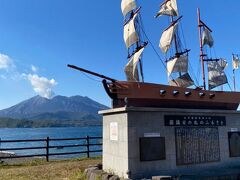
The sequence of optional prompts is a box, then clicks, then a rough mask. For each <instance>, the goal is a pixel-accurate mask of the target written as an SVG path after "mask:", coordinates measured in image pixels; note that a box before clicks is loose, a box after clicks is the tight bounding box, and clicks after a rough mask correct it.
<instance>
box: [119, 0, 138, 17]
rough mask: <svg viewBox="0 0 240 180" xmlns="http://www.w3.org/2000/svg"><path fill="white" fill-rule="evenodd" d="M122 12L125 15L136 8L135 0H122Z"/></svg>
mask: <svg viewBox="0 0 240 180" xmlns="http://www.w3.org/2000/svg"><path fill="white" fill-rule="evenodd" d="M121 8H122V13H123V16H124V17H125V16H126V15H127V14H128V13H129V12H130V11H132V10H133V9H135V8H136V2H135V0H122V3H121Z"/></svg>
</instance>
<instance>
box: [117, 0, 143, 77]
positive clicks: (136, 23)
mask: <svg viewBox="0 0 240 180" xmlns="http://www.w3.org/2000/svg"><path fill="white" fill-rule="evenodd" d="M121 8H122V13H123V16H124V41H125V44H126V47H127V50H128V63H127V65H126V66H125V73H126V77H127V80H128V81H137V82H138V81H142V82H144V74H143V63H142V53H143V50H144V48H145V46H146V45H147V42H144V41H143V40H142V39H141V36H140V33H141V18H140V15H139V14H140V10H141V7H137V5H136V2H135V0H122V3H121ZM138 68H139V70H140V73H139V70H138ZM139 74H140V76H141V78H139ZM140 79H141V80H140Z"/></svg>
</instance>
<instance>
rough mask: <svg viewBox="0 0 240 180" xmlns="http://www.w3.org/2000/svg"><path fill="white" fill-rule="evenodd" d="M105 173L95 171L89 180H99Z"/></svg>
mask: <svg viewBox="0 0 240 180" xmlns="http://www.w3.org/2000/svg"><path fill="white" fill-rule="evenodd" d="M102 174H103V171H102V170H94V171H92V172H91V174H90V176H89V178H88V180H98V179H100V178H101V177H102Z"/></svg>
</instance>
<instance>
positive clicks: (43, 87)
mask: <svg viewBox="0 0 240 180" xmlns="http://www.w3.org/2000/svg"><path fill="white" fill-rule="evenodd" d="M22 76H23V77H25V78H26V79H27V80H29V81H30V83H31V85H32V86H33V89H34V91H35V92H36V93H38V94H39V95H40V96H42V97H45V98H48V99H50V98H51V97H52V96H53V95H54V92H53V90H52V89H53V88H54V87H55V86H56V85H57V82H56V81H55V80H54V79H47V78H45V77H40V76H38V75H37V74H28V75H26V74H22Z"/></svg>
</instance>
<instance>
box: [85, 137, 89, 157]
mask: <svg viewBox="0 0 240 180" xmlns="http://www.w3.org/2000/svg"><path fill="white" fill-rule="evenodd" d="M86 138H87V158H90V152H89V151H90V147H89V136H87V137H86Z"/></svg>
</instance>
